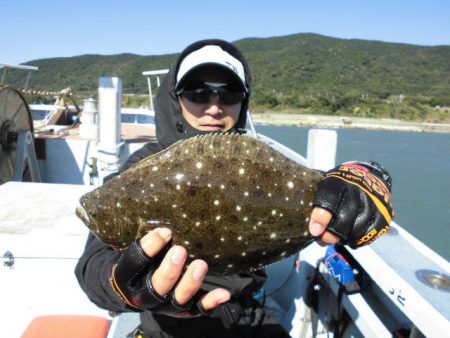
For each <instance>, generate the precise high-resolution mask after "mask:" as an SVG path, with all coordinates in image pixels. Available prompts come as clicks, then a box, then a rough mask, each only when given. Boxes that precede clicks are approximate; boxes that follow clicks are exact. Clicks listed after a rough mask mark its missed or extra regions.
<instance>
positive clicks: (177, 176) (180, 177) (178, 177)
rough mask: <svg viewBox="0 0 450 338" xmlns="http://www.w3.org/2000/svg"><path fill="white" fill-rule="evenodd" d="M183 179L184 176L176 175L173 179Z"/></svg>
mask: <svg viewBox="0 0 450 338" xmlns="http://www.w3.org/2000/svg"><path fill="white" fill-rule="evenodd" d="M183 177H184V174H176V175H175V179H177V180H181V179H182V178H183Z"/></svg>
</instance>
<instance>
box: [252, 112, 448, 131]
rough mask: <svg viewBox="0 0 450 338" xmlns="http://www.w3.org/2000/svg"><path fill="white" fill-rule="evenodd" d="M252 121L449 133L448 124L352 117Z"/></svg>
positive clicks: (274, 115)
mask: <svg viewBox="0 0 450 338" xmlns="http://www.w3.org/2000/svg"><path fill="white" fill-rule="evenodd" d="M252 120H253V122H254V123H255V124H262V125H278V126H297V127H318V128H348V129H367V130H386V131H410V132H427V133H450V124H444V123H442V124H441V123H422V122H409V121H401V120H395V119H374V118H365V117H353V116H329V115H309V114H282V113H279V114H278V113H263V114H252Z"/></svg>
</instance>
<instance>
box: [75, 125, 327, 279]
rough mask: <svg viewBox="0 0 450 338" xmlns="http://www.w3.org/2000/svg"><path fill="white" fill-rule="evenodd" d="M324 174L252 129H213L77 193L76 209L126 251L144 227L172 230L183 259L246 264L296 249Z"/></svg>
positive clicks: (236, 268)
mask: <svg viewBox="0 0 450 338" xmlns="http://www.w3.org/2000/svg"><path fill="white" fill-rule="evenodd" d="M321 179H322V175H321V174H320V173H319V172H317V171H314V170H311V169H308V168H306V167H304V166H302V165H300V164H298V163H297V162H295V161H293V160H291V159H289V158H288V157H286V156H284V155H283V154H281V153H280V152H278V151H276V150H274V149H273V148H272V147H270V146H268V145H267V144H265V143H264V142H262V141H260V140H258V139H257V138H254V137H250V136H245V135H239V134H210V135H206V136H197V137H193V138H190V139H187V140H182V141H179V142H177V143H175V144H174V145H172V146H170V147H168V148H167V149H165V150H163V151H161V152H159V153H157V154H154V155H151V156H149V157H147V158H146V159H143V160H141V161H140V162H138V163H137V164H135V165H134V166H132V167H131V168H129V169H128V170H126V171H124V172H123V173H121V174H120V175H119V176H116V177H115V178H113V179H112V180H110V181H108V182H107V183H105V184H104V185H103V186H101V187H99V188H97V189H95V190H93V191H91V192H89V193H87V194H85V195H83V196H82V197H81V199H80V204H81V206H82V207H81V208H77V212H76V213H77V215H78V216H79V217H80V218H81V219H82V220H83V221H84V222H85V224H86V225H87V226H88V227H89V229H90V230H91V231H92V232H93V233H94V234H95V235H96V236H97V237H98V238H99V239H100V240H101V241H103V242H104V243H107V244H110V245H112V246H113V247H114V248H115V249H116V250H119V251H122V250H124V249H125V248H126V247H127V246H128V245H129V244H130V243H131V242H132V241H134V240H136V239H138V238H141V237H142V236H144V235H145V234H146V233H147V232H148V231H149V230H151V229H153V228H155V227H158V226H165V227H168V228H170V229H171V230H172V233H173V240H172V241H173V244H177V245H182V246H184V247H185V248H186V249H187V250H188V252H189V259H188V261H192V260H193V259H197V258H200V259H203V260H205V261H206V262H207V263H208V265H209V271H210V272H214V273H218V274H226V273H235V272H243V271H252V270H256V269H259V268H261V267H264V266H266V265H268V264H271V263H274V262H276V261H278V260H281V259H283V258H285V257H287V256H290V255H292V254H294V253H296V252H298V251H299V250H300V249H301V248H302V247H303V246H304V245H305V244H306V243H307V242H309V241H310V240H311V239H312V237H311V235H310V234H309V232H308V223H309V217H310V214H311V211H312V201H313V198H314V195H315V193H316V191H317V186H318V183H319V181H320V180H321Z"/></svg>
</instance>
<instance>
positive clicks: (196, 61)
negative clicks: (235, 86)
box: [175, 45, 247, 91]
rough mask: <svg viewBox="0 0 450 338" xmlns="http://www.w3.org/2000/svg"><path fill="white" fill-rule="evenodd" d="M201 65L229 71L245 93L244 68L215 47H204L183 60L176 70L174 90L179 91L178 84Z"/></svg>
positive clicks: (230, 56)
mask: <svg viewBox="0 0 450 338" xmlns="http://www.w3.org/2000/svg"><path fill="white" fill-rule="evenodd" d="M203 65H217V66H220V67H223V68H225V69H227V70H230V71H231V72H232V73H233V74H234V75H235V78H236V80H238V81H239V82H240V83H241V84H242V87H243V88H245V91H247V87H246V86H245V72H244V66H243V65H242V63H241V62H240V61H239V60H238V59H236V58H235V57H234V56H232V55H230V54H229V53H227V52H226V51H224V50H223V49H222V48H220V47H219V46H215V45H208V46H204V47H202V48H200V49H198V50H196V51H194V52H192V53H191V54H189V55H188V56H186V57H185V58H184V59H183V61H182V62H181V64H180V67H179V69H178V73H177V84H176V86H175V90H178V89H179V88H178V87H179V85H180V83H181V82H182V81H183V80H184V79H185V78H186V76H187V75H188V74H189V73H190V72H191V71H192V70H194V69H196V68H198V67H200V66H203Z"/></svg>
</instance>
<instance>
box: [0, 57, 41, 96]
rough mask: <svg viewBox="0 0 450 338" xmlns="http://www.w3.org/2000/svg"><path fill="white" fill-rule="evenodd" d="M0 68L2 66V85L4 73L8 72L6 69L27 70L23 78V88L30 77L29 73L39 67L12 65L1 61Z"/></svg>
mask: <svg viewBox="0 0 450 338" xmlns="http://www.w3.org/2000/svg"><path fill="white" fill-rule="evenodd" d="M0 68H3V71H2V76H1V78H0V85H3V84H4V83H5V79H6V73H7V72H8V69H19V70H26V71H28V73H27V77H26V80H25V85H24V88H23V89H25V90H26V89H27V88H28V84H29V82H30V78H31V73H32V72H34V71H37V70H38V69H39V67H35V66H26V65H14V64H10V63H1V62H0Z"/></svg>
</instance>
